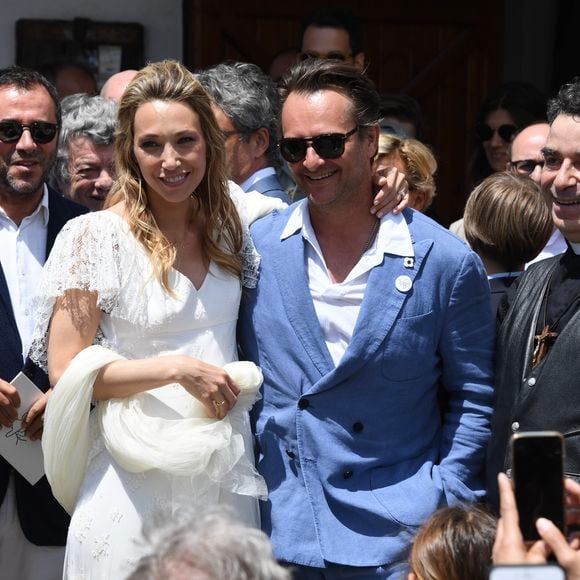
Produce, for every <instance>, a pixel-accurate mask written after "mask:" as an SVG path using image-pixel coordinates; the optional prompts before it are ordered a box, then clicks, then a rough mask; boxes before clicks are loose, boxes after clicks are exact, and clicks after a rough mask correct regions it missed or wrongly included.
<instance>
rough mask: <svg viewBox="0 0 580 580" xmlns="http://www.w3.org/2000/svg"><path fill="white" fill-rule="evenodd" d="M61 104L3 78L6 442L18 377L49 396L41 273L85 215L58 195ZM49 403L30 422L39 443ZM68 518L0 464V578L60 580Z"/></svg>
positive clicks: (0, 235)
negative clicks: (41, 351) (53, 178)
mask: <svg viewBox="0 0 580 580" xmlns="http://www.w3.org/2000/svg"><path fill="white" fill-rule="evenodd" d="M59 125H60V104H59V101H58V95H57V93H56V90H55V89H54V87H53V86H52V85H51V84H50V83H48V81H46V79H45V78H44V77H42V76H41V75H39V74H38V73H36V72H33V71H28V70H25V69H21V68H19V67H11V68H9V69H4V70H0V336H1V337H2V338H1V340H0V436H2V434H3V433H7V432H8V429H7V428H8V427H10V426H11V425H12V424H13V421H14V420H15V419H16V418H17V417H21V416H22V415H23V413H24V412H26V411H27V409H22V408H20V401H19V396H18V393H17V391H16V390H15V389H14V387H13V386H12V385H10V383H9V381H11V380H12V379H13V378H14V377H15V376H16V375H17V374H18V373H19V372H20V371H24V373H25V374H26V375H27V376H29V378H31V379H32V381H33V382H34V383H35V384H36V385H37V386H38V387H39V388H40V389H41V390H42V391H44V392H45V393H46V392H47V391H48V389H49V383H48V377H47V376H46V374H45V373H44V372H42V371H41V369H39V368H38V367H36V366H35V365H34V364H33V363H32V362H31V361H30V359H28V358H27V357H26V353H27V351H28V346H29V342H30V336H31V333H32V330H33V327H34V322H35V320H34V312H33V310H32V298H33V296H34V289H35V286H36V285H37V284H38V282H39V277H40V273H41V270H42V265H43V264H44V261H45V260H46V258H47V256H48V253H49V252H50V249H51V247H52V244H53V242H54V240H55V238H56V235H57V234H58V232H59V231H60V229H61V228H62V226H63V225H64V224H65V223H66V221H67V220H69V219H71V218H73V217H75V216H77V215H80V214H81V213H84V212H85V211H87V210H86V209H85V208H83V207H81V206H78V205H77V204H75V203H72V202H70V201H68V200H66V199H64V198H63V197H62V196H61V195H60V194H58V193H57V192H55V191H54V190H52V189H50V188H49V187H48V186H47V185H46V183H45V181H46V178H47V175H48V173H49V171H50V169H51V167H52V165H53V163H54V159H55V155H56V147H57V140H58V127H59ZM46 399H47V395H45V396H44V397H43V398H42V399H40V401H38V403H36V404H35V405H33V407H32V408H31V410H30V411H28V414H27V416H26V422H27V434H28V436H29V437H30V438H32V439H38V438H40V436H41V433H42V417H43V414H44V407H45V405H46ZM68 521H69V520H68V516H67V515H66V513H65V511H64V510H63V509H62V508H61V507H60V505H58V503H57V502H56V500H55V499H54V497H53V496H52V493H51V490H50V487H49V485H48V482H47V480H46V478H44V477H43V478H42V479H41V480H40V481H39V482H38V483H37V484H36V485H30V484H29V483H28V482H27V481H26V480H25V479H24V478H23V477H22V476H21V475H20V474H19V473H17V472H16V471H15V470H13V469H12V468H11V466H10V464H9V463H8V462H7V461H5V460H4V459H3V458H2V457H0V570H1V571H2V572H1V576H2V578H3V579H4V580H13V579H14V580H16V579H18V580H22V579H25V580H26V579H29V578H30V579H32V578H35V579H37V578H43V579H55V580H56V579H57V578H61V577H62V564H63V557H64V549H63V548H62V546H64V544H65V541H66V534H67V528H68Z"/></svg>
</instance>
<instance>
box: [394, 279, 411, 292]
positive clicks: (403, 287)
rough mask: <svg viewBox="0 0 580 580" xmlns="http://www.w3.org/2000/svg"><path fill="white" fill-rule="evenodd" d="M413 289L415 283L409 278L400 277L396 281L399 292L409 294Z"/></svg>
mask: <svg viewBox="0 0 580 580" xmlns="http://www.w3.org/2000/svg"><path fill="white" fill-rule="evenodd" d="M412 287H413V281H412V280H411V278H409V276H399V277H398V278H397V279H396V280H395V288H396V289H397V290H398V291H399V292H408V291H409V290H410V289H411V288H412Z"/></svg>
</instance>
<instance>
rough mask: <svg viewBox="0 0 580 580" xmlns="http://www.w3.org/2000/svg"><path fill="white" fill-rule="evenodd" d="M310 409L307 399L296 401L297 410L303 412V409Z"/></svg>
mask: <svg viewBox="0 0 580 580" xmlns="http://www.w3.org/2000/svg"><path fill="white" fill-rule="evenodd" d="M308 407H310V401H309V400H308V399H300V400H299V401H298V408H299V409H301V410H302V411H304V409H308Z"/></svg>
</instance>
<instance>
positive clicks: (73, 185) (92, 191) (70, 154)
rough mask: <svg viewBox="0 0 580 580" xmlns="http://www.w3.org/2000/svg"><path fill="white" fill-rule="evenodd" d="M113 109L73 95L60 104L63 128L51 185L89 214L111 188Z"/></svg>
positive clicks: (95, 99)
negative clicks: (83, 207) (88, 211)
mask: <svg viewBox="0 0 580 580" xmlns="http://www.w3.org/2000/svg"><path fill="white" fill-rule="evenodd" d="M116 126H117V121H116V107H115V103H114V102H113V101H110V100H107V99H104V98H102V97H95V96H93V97H92V96H89V95H85V94H76V95H71V96H69V97H66V98H65V99H63V101H62V128H61V132H60V138H59V143H58V153H57V159H56V163H55V165H54V168H53V171H52V183H53V185H54V187H55V188H57V189H58V190H60V191H62V192H63V194H64V195H65V197H68V198H69V199H71V200H73V201H75V202H77V203H80V204H81V205H84V206H85V207H88V208H89V209H90V210H92V211H96V210H99V209H101V208H102V207H103V204H104V202H105V199H106V197H107V194H108V193H109V190H110V189H111V186H112V185H113V181H114V176H115V171H114V148H113V144H114V141H115V130H116Z"/></svg>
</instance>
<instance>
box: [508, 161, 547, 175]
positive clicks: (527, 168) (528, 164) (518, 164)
mask: <svg viewBox="0 0 580 580" xmlns="http://www.w3.org/2000/svg"><path fill="white" fill-rule="evenodd" d="M509 166H510V169H512V171H514V172H515V173H519V174H520V175H531V174H532V173H533V172H534V171H535V169H536V167H538V166H539V167H540V169H541V168H542V167H544V160H543V159H538V160H536V159H520V160H519V161H510V163H509Z"/></svg>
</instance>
